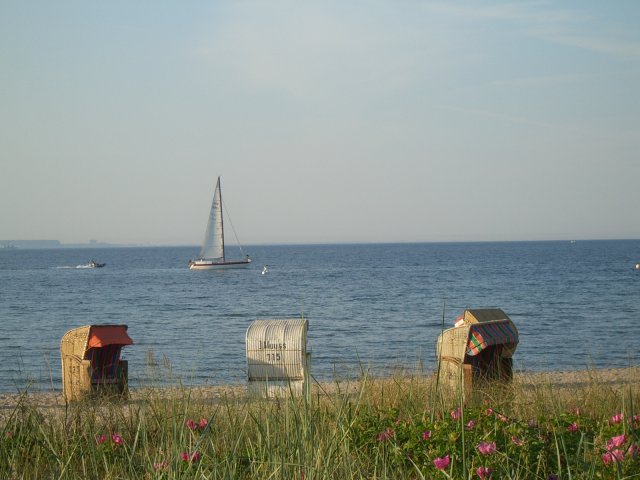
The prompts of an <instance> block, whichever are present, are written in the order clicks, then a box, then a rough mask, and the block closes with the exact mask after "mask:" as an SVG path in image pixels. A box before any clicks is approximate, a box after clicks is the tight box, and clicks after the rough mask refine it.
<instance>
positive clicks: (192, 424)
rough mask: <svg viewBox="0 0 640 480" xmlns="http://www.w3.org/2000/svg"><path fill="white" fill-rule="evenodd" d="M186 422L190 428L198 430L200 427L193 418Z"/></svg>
mask: <svg viewBox="0 0 640 480" xmlns="http://www.w3.org/2000/svg"><path fill="white" fill-rule="evenodd" d="M185 424H186V425H187V428H188V429H189V430H196V429H197V428H198V424H197V423H196V422H194V421H193V420H191V419H189V420H187V421H186V422H185Z"/></svg>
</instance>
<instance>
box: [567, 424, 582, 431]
mask: <svg viewBox="0 0 640 480" xmlns="http://www.w3.org/2000/svg"><path fill="white" fill-rule="evenodd" d="M578 428H580V427H578V424H577V423H576V422H573V423H572V424H571V425H569V426H568V427H567V430H569V431H570V432H577V431H578Z"/></svg>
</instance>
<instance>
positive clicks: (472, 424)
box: [466, 420, 477, 430]
mask: <svg viewBox="0 0 640 480" xmlns="http://www.w3.org/2000/svg"><path fill="white" fill-rule="evenodd" d="M476 423H477V422H476V421H475V420H469V422H468V423H467V425H466V427H467V430H472V429H473V427H475V426H476Z"/></svg>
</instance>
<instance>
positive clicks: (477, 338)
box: [466, 321, 518, 356]
mask: <svg viewBox="0 0 640 480" xmlns="http://www.w3.org/2000/svg"><path fill="white" fill-rule="evenodd" d="M517 344H518V331H517V330H516V328H515V326H514V325H513V323H511V322H510V321H504V322H492V323H482V324H478V325H473V327H471V330H470V331H469V341H468V342H467V351H466V353H467V355H469V356H474V355H478V354H479V353H480V352H482V351H483V350H484V349H485V348H487V347H490V346H491V345H504V346H505V353H506V354H507V356H508V355H510V354H511V353H513V351H514V350H515V348H516V345H517Z"/></svg>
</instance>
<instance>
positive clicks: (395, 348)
mask: <svg viewBox="0 0 640 480" xmlns="http://www.w3.org/2000/svg"><path fill="white" fill-rule="evenodd" d="M197 253H198V248H197V247H132V248H99V249H97V248H96V249H89V248H56V249H49V250H35V249H34V250H27V249H24V250H23V249H1V250H0V392H17V391H24V390H30V391H43V390H44V391H52V390H53V391H59V390H61V388H62V387H61V364H60V340H61V338H62V336H63V335H64V334H65V332H67V331H68V330H70V329H72V328H75V327H78V326H82V325H91V324H104V323H113V324H126V325H128V327H129V330H128V331H129V335H130V336H131V338H132V339H133V341H134V345H131V346H127V347H125V348H124V349H123V357H124V358H125V359H127V360H128V362H129V376H130V384H131V385H132V386H133V387H134V388H135V387H137V386H145V385H158V384H162V385H167V384H182V385H194V386H200V385H222V384H243V383H245V382H246V369H247V367H246V351H245V334H246V331H247V328H248V327H249V325H250V324H251V322H253V321H254V320H257V319H286V318H300V317H301V316H302V317H304V318H306V319H308V321H309V332H308V348H309V349H310V351H311V374H312V375H313V377H314V378H315V379H317V380H318V381H333V380H345V379H349V378H355V377H358V376H359V375H362V373H363V372H368V374H370V375H385V374H389V373H391V372H395V371H398V370H405V371H411V372H418V373H425V374H428V373H429V372H431V371H433V369H434V368H435V364H436V355H435V347H436V341H437V338H438V335H439V334H440V332H441V331H442V329H443V328H449V327H451V326H453V323H454V322H455V320H456V318H457V317H458V316H460V315H461V314H462V313H463V312H464V310H465V309H466V308H501V309H503V310H504V311H505V312H506V313H507V314H508V315H509V317H510V318H511V319H512V320H513V322H514V323H515V325H516V326H517V328H518V331H519V336H520V343H519V345H518V348H517V350H516V352H515V354H514V368H515V369H516V370H517V371H518V370H520V371H548V370H575V369H585V368H604V367H626V366H630V365H637V364H638V363H639V361H640V355H639V354H638V340H637V339H638V331H640V326H639V325H640V270H637V269H636V268H635V265H636V264H637V263H639V262H640V240H602V241H600V240H598V241H575V242H573V241H571V242H570V241H547V242H481V243H416V244H348V245H268V246H259V245H256V246H250V247H245V249H244V253H248V254H250V255H251V257H252V258H253V263H252V265H251V266H250V267H249V268H248V269H243V270H225V271H191V270H189V269H188V267H187V262H188V260H189V259H190V258H193V257H195V256H196V255H197ZM233 254H234V252H229V255H231V256H233ZM237 255H238V256H239V255H240V253H238V254H237ZM91 259H95V260H96V261H98V262H105V263H106V266H105V267H104V268H84V266H85V264H87V263H88V262H89V261H90V260H91ZM265 265H268V273H266V274H263V273H262V271H263V269H264V266H265Z"/></svg>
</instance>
